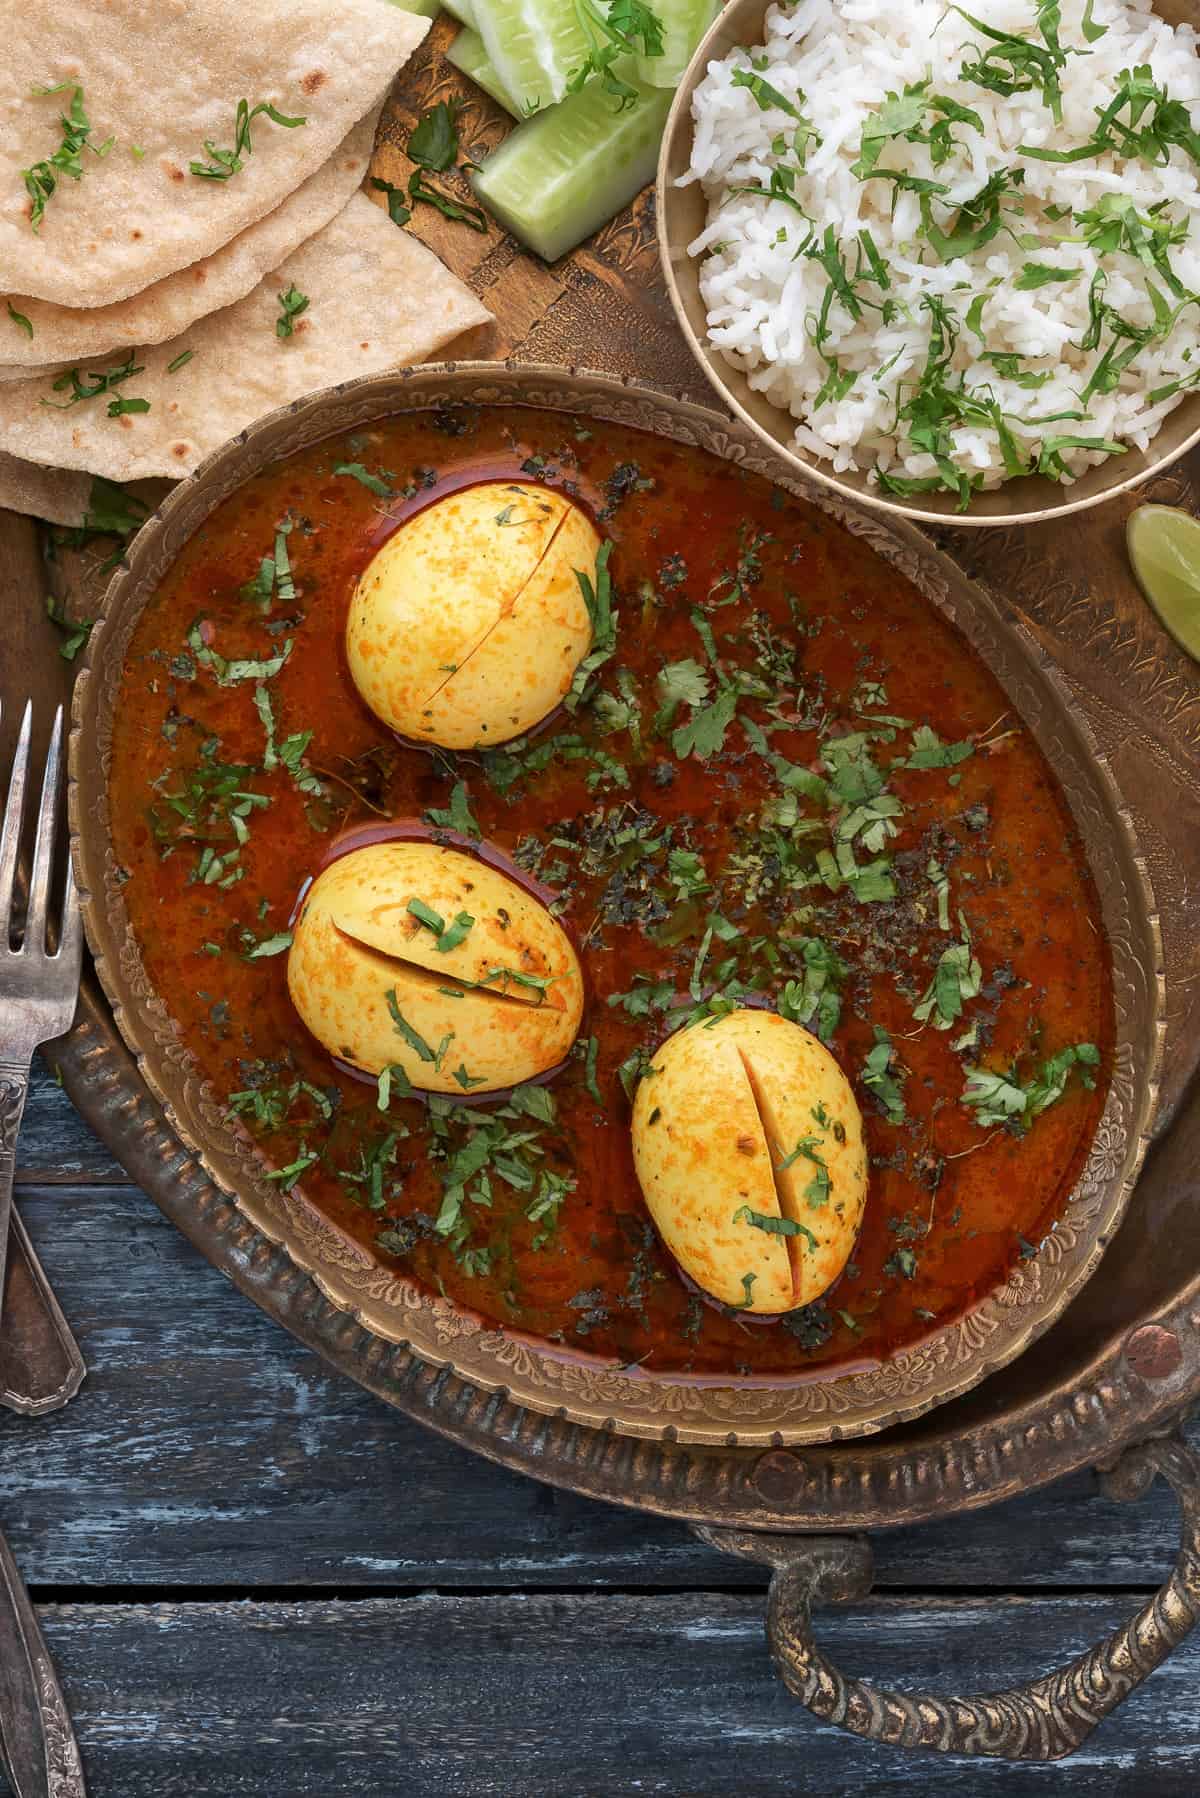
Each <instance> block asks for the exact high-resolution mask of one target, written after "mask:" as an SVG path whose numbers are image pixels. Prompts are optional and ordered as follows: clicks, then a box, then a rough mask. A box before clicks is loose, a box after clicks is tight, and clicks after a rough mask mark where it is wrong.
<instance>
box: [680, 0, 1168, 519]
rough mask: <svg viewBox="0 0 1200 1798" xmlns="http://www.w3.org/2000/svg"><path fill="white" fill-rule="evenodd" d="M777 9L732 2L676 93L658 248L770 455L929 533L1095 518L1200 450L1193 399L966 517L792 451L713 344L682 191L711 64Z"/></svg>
mask: <svg viewBox="0 0 1200 1798" xmlns="http://www.w3.org/2000/svg"><path fill="white" fill-rule="evenodd" d="M774 3H775V0H729V4H728V5H726V6H723V7H722V8H721V10H720V12H719V13H718V14H717V17H716V20H715V21H714V23H713V25H712V26H711V28H710V29H709V31H708V33H707V35H706V36H705V37H704V39H703V40H702V42H701V43H700V45H699V48H698V49H697V51H696V53H695V55H694V56H693V57H692V60H691V62H690V63H689V64H688V67H687V70H686V72H685V74H684V77H683V80H682V81H681V82H680V83H679V87H678V89H677V90H676V94H675V99H674V102H673V103H672V106H671V111H670V114H669V115H668V118H667V123H666V128H665V130H664V132H663V140H662V151H661V153H660V156H659V163H658V185H657V190H656V198H657V215H658V248H659V257H660V259H661V263H662V271H663V276H664V279H665V281H666V285H667V292H668V293H669V294H670V297H671V305H672V306H673V307H674V310H675V317H676V318H677V319H678V321H679V328H680V330H681V331H682V332H683V334H684V336H685V337H686V338H687V341H688V345H689V347H690V349H691V350H692V353H693V355H694V356H695V357H696V360H697V362H698V363H699V364H700V367H701V368H702V369H703V370H704V373H705V374H706V375H707V377H708V379H709V381H710V382H711V383H712V386H713V388H714V390H715V391H716V394H717V396H718V398H719V399H721V400H722V401H724V403H725V404H726V405H727V406H731V407H732V408H733V410H734V411H735V412H736V413H737V415H738V417H739V418H740V419H741V420H742V421H743V423H745V424H747V425H749V427H750V429H751V430H752V431H753V432H754V433H755V435H756V436H757V437H758V438H759V439H760V440H761V441H762V442H763V443H764V444H766V445H767V446H768V448H770V449H774V450H775V451H777V452H778V454H779V455H781V456H783V457H785V458H786V460H787V461H788V463H789V464H790V465H791V467H792V468H793V469H795V470H796V471H797V472H799V473H801V474H803V475H804V476H805V477H806V478H807V479H808V480H810V481H816V482H818V483H819V484H820V485H821V486H822V487H825V488H827V489H829V491H831V492H833V493H840V494H842V495H843V496H844V497H845V498H846V499H849V500H852V501H853V500H857V501H858V502H859V504H860V505H864V506H870V507H871V508H872V509H873V510H875V511H878V512H888V513H891V514H892V515H893V516H896V517H907V518H919V519H923V520H925V521H926V523H929V524H955V525H1010V524H1035V523H1037V522H1039V521H1040V520H1042V519H1047V518H1064V517H1066V515H1067V514H1068V513H1069V512H1083V511H1086V510H1087V509H1088V508H1090V507H1092V506H1098V505H1100V504H1101V503H1102V502H1103V501H1104V500H1107V499H1112V498H1113V497H1114V496H1115V495H1116V494H1118V493H1127V492H1128V491H1129V490H1130V488H1133V487H1137V486H1140V485H1141V483H1142V482H1143V481H1148V480H1149V479H1150V477H1151V476H1152V475H1155V474H1157V473H1159V471H1160V470H1162V469H1164V468H1166V467H1167V466H1168V465H1169V464H1170V463H1172V462H1174V461H1175V459H1176V458H1177V457H1178V456H1182V455H1183V454H1184V453H1185V452H1186V451H1187V450H1189V449H1191V448H1192V446H1193V445H1194V444H1196V443H1198V442H1200V393H1192V394H1189V395H1188V396H1187V397H1186V398H1185V399H1184V400H1183V401H1181V403H1180V404H1179V405H1178V406H1177V407H1176V408H1175V410H1174V411H1173V412H1172V413H1171V414H1170V415H1169V417H1168V418H1167V420H1166V422H1165V424H1164V425H1163V427H1162V429H1161V431H1159V433H1158V435H1157V436H1156V437H1155V438H1154V440H1153V442H1152V444H1151V446H1150V448H1149V449H1148V450H1137V449H1130V450H1128V451H1127V453H1126V454H1125V455H1123V456H1121V457H1120V458H1119V459H1118V458H1116V457H1113V458H1110V459H1109V460H1108V461H1106V462H1102V463H1100V464H1098V465H1097V466H1096V467H1095V468H1090V469H1088V471H1087V472H1086V474H1084V475H1082V476H1081V477H1080V479H1079V480H1077V481H1074V482H1072V484H1071V485H1070V486H1061V485H1060V484H1059V483H1057V482H1055V481H1050V480H1041V479H1039V478H1037V477H1036V476H1033V475H1026V476H1024V477H1022V478H1021V479H1020V480H1013V481H1005V482H1004V484H1003V486H1001V487H994V488H991V489H990V490H989V491H988V492H986V493H977V494H975V495H974V496H973V498H972V500H971V504H970V507H969V509H968V510H967V511H965V512H959V511H956V510H955V497H954V495H953V494H951V493H922V494H920V495H919V496H918V497H916V498H914V499H897V498H890V497H888V496H887V495H886V494H884V493H882V492H881V491H880V489H879V488H878V487H877V486H876V485H875V484H874V483H873V482H872V481H871V480H870V477H869V474H868V473H866V472H864V471H862V470H860V471H858V472H857V473H855V472H847V473H845V474H834V473H833V472H832V471H831V470H830V469H829V467H828V465H827V464H826V463H824V462H821V461H820V460H819V459H818V458H817V457H816V456H812V455H809V454H808V452H807V451H805V450H802V449H798V448H797V447H796V445H795V444H794V443H793V442H792V427H793V422H794V421H793V420H792V418H791V416H790V415H789V414H788V413H787V412H784V411H783V410H782V409H781V408H780V407H778V406H775V405H772V404H771V402H770V400H768V399H766V398H764V396H763V395H762V394H761V393H756V392H755V391H754V389H753V388H752V387H751V385H750V382H749V381H748V380H747V378H746V376H745V375H744V374H743V373H742V371H741V370H740V369H737V368H734V367H733V365H732V363H729V362H727V361H726V360H725V358H724V357H723V356H721V355H719V354H718V352H717V351H716V350H714V349H712V348H711V346H710V345H709V343H708V340H707V336H706V326H707V318H706V311H705V305H704V301H703V299H702V298H701V296H700V277H699V273H698V265H697V263H696V262H694V261H693V259H692V258H691V257H690V256H689V255H688V253H687V246H688V245H689V244H690V243H692V242H694V241H695V239H696V238H697V237H699V235H700V233H701V231H702V230H703V229H704V226H705V223H706V222H707V206H706V203H705V199H704V194H703V191H702V189H701V187H700V185H699V183H698V182H693V183H691V184H690V185H689V186H687V187H680V186H679V185H678V182H679V178H680V176H682V175H685V174H686V173H687V170H688V165H689V163H690V160H691V146H692V98H693V96H694V94H695V91H696V88H697V87H698V86H699V84H700V82H701V80H702V79H703V77H704V74H705V72H706V70H707V68H708V65H709V63H710V62H712V61H714V60H716V59H719V58H720V57H723V56H727V55H728V54H729V52H730V51H731V50H733V49H735V48H737V47H738V46H739V45H748V46H750V47H751V48H752V47H753V46H754V45H755V44H761V42H762V38H763V22H764V20H765V18H766V15H767V12H768V10H769V9H770V7H771V6H772V5H773V4H774ZM1155 11H1156V12H1158V13H1161V14H1162V16H1163V17H1164V18H1165V19H1168V20H1169V21H1170V22H1171V23H1172V24H1180V23H1189V24H1190V23H1191V22H1192V21H1193V19H1194V16H1195V14H1194V8H1192V7H1190V6H1188V5H1186V4H1184V0H1156V5H1155Z"/></svg>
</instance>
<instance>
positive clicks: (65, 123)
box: [9, 81, 114, 337]
mask: <svg viewBox="0 0 1200 1798" xmlns="http://www.w3.org/2000/svg"><path fill="white" fill-rule="evenodd" d="M68 87H71V83H70V82H69V81H60V82H59V83H58V85H57V86H56V87H38V88H34V90H33V92H34V95H35V97H41V96H42V95H45V94H58V93H62V92H63V91H64V89H66V88H68ZM58 122H59V125H60V126H61V127H62V142H61V143H60V144H59V146H58V148H57V150H55V151H54V152H53V154H52V155H50V156H48V157H47V158H46V159H45V160H44V161H43V162H35V163H34V164H33V167H32V168H28V169H22V170H21V179H22V181H23V182H24V183H25V192H26V193H27V194H28V195H29V198H30V199H31V200H32V202H33V205H32V208H31V210H30V214H29V223H30V225H31V227H32V228H33V230H34V231H39V230H40V229H41V224H42V219H43V217H44V216H45V212H46V201H47V200H48V199H50V198H51V196H52V195H53V193H54V192H55V189H56V188H57V187H58V184H59V181H60V180H61V179H62V177H63V176H64V175H67V176H69V177H70V179H71V180H72V181H81V180H82V179H83V152H84V150H90V151H91V152H92V155H93V156H106V155H107V154H108V152H109V151H110V150H111V149H112V146H113V142H114V139H113V138H111V137H110V138H107V139H106V140H105V142H104V143H102V144H94V143H92V142H91V135H92V126H91V121H90V120H89V119H88V116H87V113H86V112H85V111H84V107H83V89H82V88H81V87H76V88H72V92H71V101H70V105H69V106H68V108H67V110H66V112H65V113H60V114H59V120H58ZM9 312H10V313H11V312H12V306H11V305H10V306H9ZM17 316H19V315H17ZM26 322H27V323H28V320H27V321H26ZM29 334H30V336H31V337H32V335H33V332H32V329H31V330H30V333H29Z"/></svg>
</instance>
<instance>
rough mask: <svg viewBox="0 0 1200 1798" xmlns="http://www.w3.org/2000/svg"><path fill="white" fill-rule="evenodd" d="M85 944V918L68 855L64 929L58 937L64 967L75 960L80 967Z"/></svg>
mask: <svg viewBox="0 0 1200 1798" xmlns="http://www.w3.org/2000/svg"><path fill="white" fill-rule="evenodd" d="M82 945H83V920H82V918H81V916H80V911H79V900H78V897H77V896H76V893H75V867H74V863H73V862H72V860H71V857H70V856H69V855H68V857H67V879H66V885H65V886H64V887H63V909H62V929H61V931H60V933H59V939H58V961H59V962H61V963H62V964H63V966H64V967H66V965H67V964H68V963H69V962H73V963H74V964H75V966H76V968H78V966H79V961H80V956H81V952H82Z"/></svg>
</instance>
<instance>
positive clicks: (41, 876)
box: [24, 706, 63, 954]
mask: <svg viewBox="0 0 1200 1798" xmlns="http://www.w3.org/2000/svg"><path fill="white" fill-rule="evenodd" d="M62 716H63V715H62V707H61V706H59V707H58V709H57V711H56V712H55V714H54V729H53V730H52V731H51V733H50V748H49V751H48V753H47V755H46V772H45V775H44V776H43V779H42V797H41V802H40V804H39V806H38V821H37V842H36V843H35V845H34V850H33V871H32V873H31V874H30V877H29V912H28V916H27V918H26V921H25V937H24V947H25V948H26V950H32V951H33V952H34V954H38V953H40V952H41V951H42V950H44V949H45V946H46V915H47V913H48V911H49V909H50V871H51V868H52V866H53V862H54V836H55V819H56V816H57V812H58V771H59V763H60V761H61V760H62Z"/></svg>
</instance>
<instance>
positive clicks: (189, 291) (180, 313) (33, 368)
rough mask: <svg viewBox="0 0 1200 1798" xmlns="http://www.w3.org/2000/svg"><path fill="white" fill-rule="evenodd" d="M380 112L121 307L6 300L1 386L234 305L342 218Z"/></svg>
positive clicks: (0, 304) (175, 331) (1, 305)
mask: <svg viewBox="0 0 1200 1798" xmlns="http://www.w3.org/2000/svg"><path fill="white" fill-rule="evenodd" d="M379 113H380V107H379V106H376V107H374V108H373V110H372V111H371V112H369V113H368V114H367V116H366V118H364V119H360V120H359V122H358V124H357V125H355V126H354V127H353V129H352V130H351V131H350V132H348V133H347V135H346V137H345V138H343V140H342V142H341V143H340V144H339V145H338V147H337V149H336V150H335V151H334V153H333V155H332V156H331V157H330V158H329V161H328V162H325V163H322V165H321V167H320V168H319V169H317V170H316V172H315V174H312V175H310V176H309V178H308V180H307V181H305V182H304V183H303V184H302V185H301V186H300V187H298V188H297V189H296V191H295V193H294V194H291V195H289V196H288V198H287V199H286V200H285V201H284V202H283V204H282V205H281V206H277V207H276V208H275V210H274V212H268V214H267V216H266V217H265V218H263V219H259V221H258V223H257V224H254V225H248V226H247V227H246V229H245V230H244V231H240V232H239V233H238V235H237V236H236V237H235V238H233V239H232V240H231V242H229V243H227V244H225V245H223V247H222V248H221V249H219V250H216V251H215V252H214V253H213V254H212V255H211V256H207V257H205V258H204V259H203V260H202V261H200V262H196V263H193V264H192V266H191V267H190V268H183V269H179V270H177V271H176V273H175V274H173V275H167V276H165V277H164V279H163V280H161V281H154V282H152V283H151V285H150V286H149V287H143V288H142V290H141V292H140V293H135V294H132V295H131V296H130V297H129V299H127V300H118V301H117V303H116V305H115V306H92V307H89V308H86V309H84V308H82V307H71V306H55V305H54V304H53V303H52V302H51V301H49V300H35V299H30V298H28V297H27V296H26V295H24V294H0V381H16V380H28V379H30V378H31V377H33V376H35V375H38V376H40V375H44V374H47V373H49V372H51V371H54V372H57V371H58V370H59V369H61V368H64V367H65V368H70V367H71V365H72V364H73V363H78V362H80V361H82V360H83V359H84V358H85V357H87V356H102V355H104V354H105V352H106V351H108V350H115V349H125V348H126V347H127V346H129V345H130V344H135V343H136V344H150V343H163V342H165V341H166V339H167V338H168V337H178V336H179V334H180V332H181V331H186V330H187V328H188V326H189V325H191V324H194V323H195V321H196V320H197V319H198V318H203V317H204V315H205V313H207V312H216V311H219V310H220V308H221V307H222V306H232V305H233V303H234V301H235V300H240V299H241V298H242V296H243V294H247V293H249V292H250V290H251V289H252V288H254V287H257V286H258V284H259V282H260V281H261V280H262V279H263V276H264V275H268V274H269V273H270V272H271V270H272V269H273V268H277V267H278V266H279V264H280V263H281V262H282V261H284V259H285V258H286V257H288V256H290V255H291V253H292V251H293V250H294V249H296V248H297V246H298V245H299V244H302V243H303V242H304V240H305V238H306V237H311V236H312V235H313V233H314V232H316V231H319V230H320V229H321V227H322V225H327V224H328V223H329V221H330V219H331V218H333V217H334V215H335V214H336V213H338V212H340V211H341V210H342V207H343V206H344V205H345V204H346V201H347V200H348V199H349V198H350V195H351V194H352V193H353V192H354V190H355V188H356V187H358V186H359V185H360V183H361V181H362V178H363V176H364V175H365V174H366V172H367V168H368V166H369V164H370V161H371V151H372V148H373V146H374V143H375V127H376V125H377V123H378V121H379ZM10 307H11V309H12V311H13V312H18V313H20V314H21V316H22V318H27V319H28V320H29V323H30V326H31V327H32V330H33V336H32V337H30V336H28V335H27V333H26V332H25V331H24V330H23V329H22V328H21V326H20V325H19V324H18V323H17V322H16V321H15V320H14V319H13V318H12V316H11V312H10V310H9V308H10Z"/></svg>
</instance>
